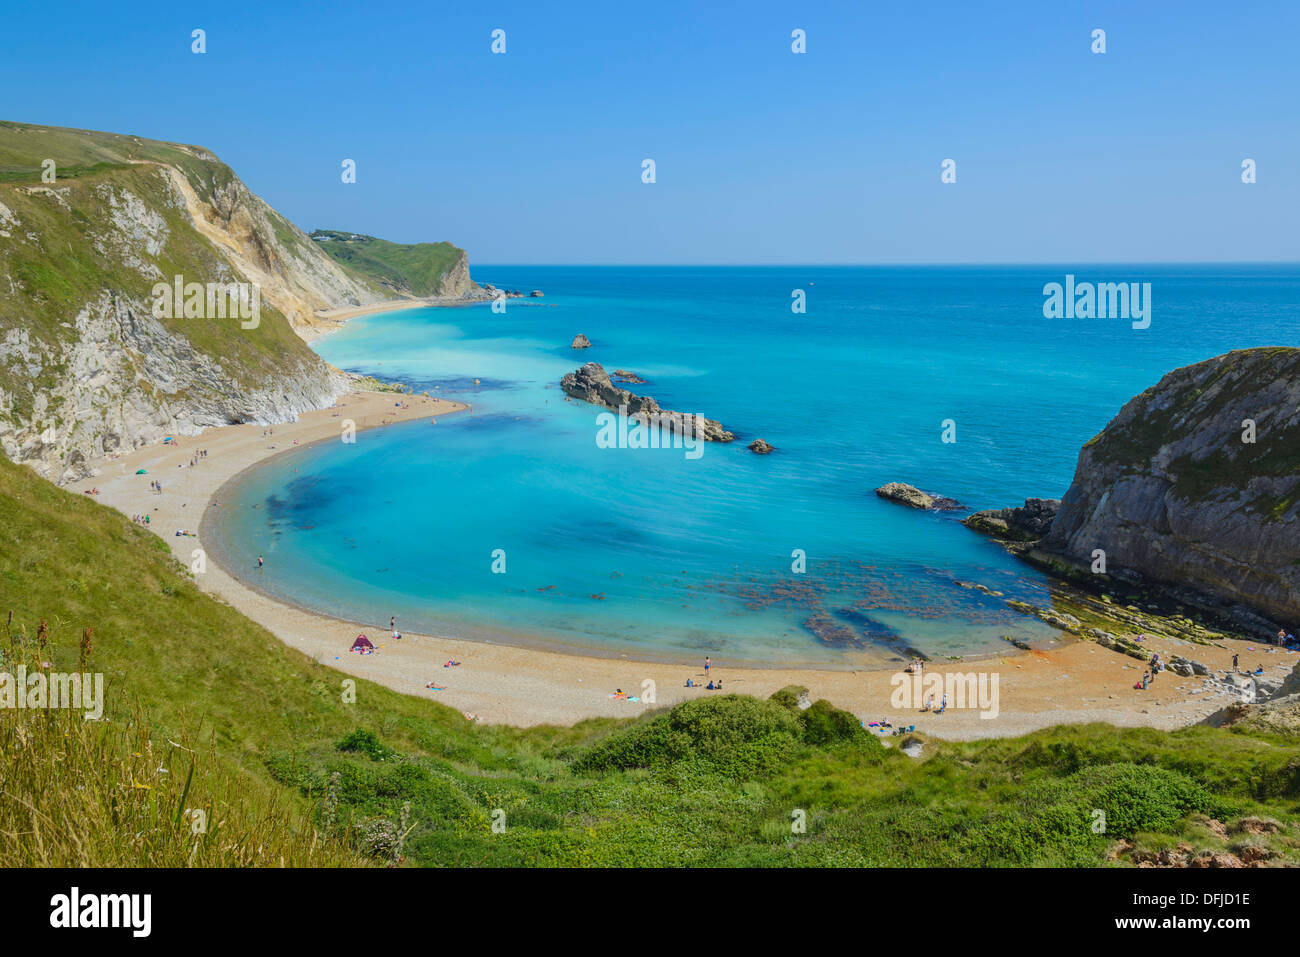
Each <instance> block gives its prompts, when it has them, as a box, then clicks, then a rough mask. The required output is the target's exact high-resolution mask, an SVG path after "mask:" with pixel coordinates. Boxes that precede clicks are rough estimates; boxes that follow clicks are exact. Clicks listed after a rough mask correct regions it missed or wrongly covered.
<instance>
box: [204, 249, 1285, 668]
mask: <svg viewBox="0 0 1300 957" xmlns="http://www.w3.org/2000/svg"><path fill="white" fill-rule="evenodd" d="M1067 271H1069V272H1072V273H1074V274H1075V275H1076V276H1077V277H1078V279H1079V281H1084V280H1089V281H1094V282H1103V281H1107V282H1108V281H1135V282H1150V283H1151V284H1152V300H1153V319H1152V323H1151V327H1150V328H1149V329H1145V330H1135V329H1133V328H1131V325H1130V323H1129V322H1126V321H1123V320H1115V319H1109V320H1103V319H1073V320H1048V319H1045V318H1043V313H1042V305H1043V299H1044V297H1043V293H1042V289H1043V285H1044V283H1048V282H1062V281H1063V278H1064V274H1065V273H1066V272H1067ZM475 278H476V279H477V280H478V281H480V282H493V283H495V284H496V285H498V286H505V287H509V288H521V289H524V290H529V289H533V288H540V289H543V290H545V292H546V297H545V298H544V299H540V300H510V302H509V305H508V307H507V310H506V313H505V315H498V314H494V313H492V312H491V311H490V309H489V308H488V307H487V306H486V305H479V306H472V307H465V308H458V309H422V310H408V311H403V312H396V313H387V314H380V315H375V316H370V317H366V318H362V319H357V320H353V321H352V322H350V323H348V324H347V326H346V327H345V328H344V329H343V330H342V331H341V332H339V333H336V334H335V335H333V336H330V337H328V338H326V339H324V340H322V341H321V342H319V343H318V348H319V351H320V353H321V355H322V356H324V357H325V358H326V359H328V360H329V361H330V362H333V363H334V364H335V365H338V366H340V367H341V368H345V369H350V370H354V371H360V372H367V373H372V374H375V375H378V376H381V377H383V378H390V379H399V380H401V381H404V382H408V383H410V384H411V385H413V386H414V387H415V388H416V389H417V390H418V391H424V390H426V389H427V390H429V391H430V392H431V393H432V394H436V395H442V396H448V397H452V398H459V399H463V400H465V401H468V402H471V403H472V404H473V407H474V411H473V413H472V414H464V413H463V414H460V415H457V416H451V417H448V418H445V419H443V420H441V421H440V422H439V424H438V425H436V426H433V425H430V423H429V422H428V420H427V419H426V420H421V421H417V422H413V423H408V424H404V425H400V426H394V427H391V428H388V429H381V430H375V431H368V432H362V433H359V434H358V436H357V441H356V443H355V444H352V445H348V444H344V443H342V442H330V443H325V444H322V445H319V446H314V447H311V448H308V449H302V450H296V451H294V452H292V453H289V454H286V455H284V456H281V457H280V458H278V459H275V460H273V461H272V462H270V463H268V464H267V465H265V466H263V467H261V468H259V469H258V470H256V471H255V472H253V473H252V474H250V475H249V476H248V477H247V478H246V479H245V480H244V481H243V482H242V483H241V484H240V486H239V488H238V489H237V490H235V491H234V493H233V494H231V493H230V492H228V493H227V495H226V501H225V503H224V504H225V507H223V508H221V509H220V510H219V511H220V513H221V514H220V516H219V520H218V521H217V524H216V526H215V529H214V532H215V534H216V536H217V542H216V547H217V550H218V551H219V552H220V553H223V554H224V555H225V556H226V557H227V559H228V560H229V561H231V562H233V563H235V565H236V566H238V567H240V568H250V567H251V566H252V565H255V563H256V556H257V555H258V554H259V553H261V554H264V555H265V556H266V559H267V568H266V569H265V571H264V572H262V573H261V574H260V575H258V581H257V583H258V584H259V585H260V587H262V588H264V589H265V590H267V591H269V592H271V593H272V594H276V595H278V596H280V597H284V598H288V599H290V600H292V601H295V602H298V603H300V604H303V605H307V606H309V607H312V608H316V609H320V610H323V611H327V612H330V613H333V614H336V615H339V616H340V617H344V618H347V619H350V620H360V621H373V622H376V623H384V624H386V623H387V621H388V617H389V616H390V615H393V614H395V615H397V617H398V619H399V624H400V625H401V626H402V627H403V628H405V629H407V630H411V631H424V632H435V633H441V634H451V635H461V636H466V637H472V638H479V639H487V640H522V639H525V638H527V639H528V640H534V641H541V642H544V643H547V644H552V645H555V646H566V647H580V648H584V649H588V650H597V651H602V652H607V653H611V654H618V653H628V654H636V655H643V656H672V657H679V656H682V655H686V656H692V657H694V656H702V655H704V654H711V655H712V656H713V657H714V658H715V659H724V660H729V661H749V662H763V663H774V664H775V663H812V662H818V663H823V664H832V665H834V664H849V663H853V662H856V661H859V660H861V658H862V657H863V656H864V655H877V656H878V655H880V654H896V653H898V651H899V650H900V649H903V648H905V647H907V646H912V647H916V648H920V649H921V650H923V651H925V652H926V653H928V654H931V655H937V654H962V653H980V652H989V651H997V650H1000V649H1001V648H1005V643H1004V642H1002V640H1001V638H1000V636H1001V635H1004V634H1016V635H1019V636H1022V637H1027V638H1035V637H1043V636H1044V634H1045V630H1044V629H1042V628H1041V627H1040V626H1038V625H1037V623H1035V622H1032V621H1029V620H1027V619H1025V618H1023V617H1022V616H1020V615H1017V614H1015V613H1013V612H1010V611H1008V610H1006V608H1005V606H1004V605H1003V603H1002V601H1001V600H999V599H996V598H991V597H989V596H985V595H982V594H980V593H978V592H975V591H972V590H969V589H965V588H961V587H959V586H957V585H956V584H954V581H953V580H954V579H961V580H967V581H977V582H981V583H983V584H985V585H987V586H989V587H991V588H994V589H997V590H1000V591H1003V592H1005V593H1006V596H1007V597H1012V596H1017V597H1022V598H1025V599H1026V600H1030V601H1042V600H1044V596H1045V588H1044V582H1043V579H1042V578H1041V577H1040V576H1038V575H1037V574H1036V573H1033V572H1031V571H1029V570H1027V569H1026V568H1024V567H1023V566H1021V565H1020V564H1018V563H1017V562H1015V561H1013V560H1012V559H1011V558H1009V557H1008V556H1007V555H1006V554H1005V553H1004V552H1003V551H1002V550H1001V549H1000V548H998V547H997V546H995V545H993V544H991V543H989V542H987V541H985V540H983V539H982V538H980V537H979V536H977V535H974V534H973V533H971V532H968V531H967V530H966V529H964V528H963V527H962V526H961V525H960V524H959V521H958V520H959V519H960V517H961V515H962V514H965V513H957V514H927V513H918V512H914V511H912V510H909V509H904V508H900V507H898V506H894V505H890V504H888V503H885V502H883V501H880V500H878V499H877V498H876V496H875V495H874V494H873V492H872V490H873V489H874V488H875V487H877V486H879V485H881V484H883V483H885V482H888V481H904V482H910V483H912V484H915V485H918V486H920V487H921V488H924V489H926V490H930V491H935V492H941V493H942V494H945V495H949V496H952V497H954V498H957V499H959V500H960V501H961V502H963V503H964V504H966V505H968V506H970V507H972V508H988V507H995V506H1002V505H1010V504H1018V503H1019V502H1021V501H1022V500H1023V499H1024V498H1025V497H1027V496H1044V497H1059V496H1060V495H1061V494H1062V493H1063V492H1064V491H1065V489H1066V488H1067V487H1068V485H1069V481H1070V477H1071V475H1072V473H1073V469H1074V463H1075V459H1076V457H1077V454H1078V449H1079V447H1080V446H1081V445H1082V444H1083V443H1084V442H1086V441H1087V440H1088V439H1089V438H1090V437H1091V436H1093V435H1094V434H1095V433H1096V432H1097V431H1099V430H1100V429H1101V428H1102V427H1103V426H1104V425H1105V424H1106V422H1107V421H1108V420H1109V419H1110V418H1111V416H1113V415H1114V414H1115V413H1116V412H1117V411H1118V410H1119V408H1120V406H1121V405H1122V404H1123V403H1124V402H1125V401H1126V400H1127V399H1128V398H1130V397H1131V396H1133V395H1135V394H1136V393H1138V392H1140V391H1142V390H1143V389H1145V388H1147V387H1148V386H1150V385H1153V384H1154V383H1155V382H1156V381H1157V380H1158V379H1159V378H1160V376H1161V375H1163V374H1164V373H1165V372H1167V371H1169V370H1171V369H1173V368H1175V367H1177V366H1180V365H1185V364H1187V363H1189V362H1194V361H1197V360H1200V359H1205V358H1209V357H1211V356H1214V355H1218V354H1220V353H1222V352H1225V351H1228V350H1229V349H1234V348H1243V347H1247V346H1255V345H1297V344H1300V342H1297V340H1298V339H1300V332H1298V330H1300V325H1298V324H1297V318H1298V317H1300V269H1297V268H1295V267H1289V266H1287V267H1282V266H1278V267H1274V266H1216V267H1194V266H1178V267H1171V266H1132V265H1126V266H1089V267H1086V268H1080V267H1073V268H1071V269H1069V270H1067V269H1065V268H1064V267H1062V268H1053V267H1007V268H987V267H980V268H948V267H943V268H941V267H912V268H884V267H880V268H876V267H861V268H854V267H839V268H828V267H780V268H775V267H773V268H763V267H753V268H731V267H717V268H686V267H680V268H679V267H663V268H648V267H636V268H634V267H510V266H504V267H477V268H476V269H475ZM796 288H802V289H805V290H806V291H807V295H808V311H807V313H806V314H804V315H796V314H793V313H792V312H791V309H790V303H791V292H792V290H794V289H796ZM580 332H581V333H585V334H586V335H587V336H589V337H590V339H591V341H592V343H593V348H591V349H588V350H582V351H576V352H575V351H573V350H571V349H570V348H569V342H570V341H571V340H572V338H573V336H574V335H575V334H577V333H580ZM586 361H596V362H600V363H602V364H603V365H604V366H605V367H606V368H607V369H609V370H613V369H614V368H620V367H621V368H626V369H630V370H632V371H634V372H636V373H638V374H639V375H641V376H642V377H643V378H645V379H647V380H649V384H647V385H638V386H633V387H631V388H633V390H634V391H638V392H643V393H648V394H650V395H653V396H655V397H656V398H657V399H659V401H660V403H661V404H662V405H663V406H664V407H666V408H673V409H678V410H682V411H687V412H699V413H702V414H704V415H707V416H709V417H710V418H716V419H719V420H721V421H722V422H723V424H724V425H726V426H727V427H728V428H730V429H731V430H733V431H734V432H736V433H737V435H738V437H739V439H738V441H737V442H735V443H733V444H731V445H726V446H724V445H716V444H708V445H705V446H704V452H703V454H702V456H701V457H699V458H698V459H695V460H692V459H690V458H688V457H687V456H686V454H685V453H684V450H681V449H677V450H671V449H658V450H646V449H602V448H598V447H597V443H596V435H597V431H598V426H597V420H596V417H597V415H598V413H599V412H600V411H601V410H600V409H597V408H595V407H592V406H588V405H585V404H581V403H577V402H566V401H565V397H564V395H563V393H562V392H560V390H559V386H558V381H559V379H560V377H561V376H562V375H563V374H564V373H565V372H567V371H570V370H572V369H574V368H576V367H577V366H578V365H580V364H581V363H582V362H586ZM475 378H477V379H478V380H479V384H478V385H477V386H476V385H474V379H475ZM945 419H952V420H954V421H955V423H956V437H957V441H956V442H955V443H951V444H945V443H943V442H942V441H941V431H942V425H941V424H942V422H943V420H945ZM755 437H762V438H765V439H767V440H768V441H769V442H771V443H772V444H773V445H775V446H776V447H777V450H778V451H777V452H775V453H774V454H772V455H770V456H766V457H763V456H757V455H754V454H753V453H751V452H749V451H748V450H747V449H746V448H745V445H747V444H748V442H749V441H751V440H752V439H753V438H755ZM214 514H215V513H214ZM496 549H502V550H504V552H505V567H506V571H505V573H504V574H495V573H493V571H492V567H493V557H492V556H493V552H494V550H496ZM795 549H801V550H803V551H804V552H805V553H806V555H807V566H806V567H807V570H806V572H805V573H803V574H796V573H794V572H792V570H791V566H792V562H793V561H794V559H793V558H792V552H793V551H794V550H795ZM819 622H820V623H821V624H818V623H819ZM828 623H829V624H830V625H831V627H830V629H829V630H828V629H827V628H826V627H825V625H826V624H828ZM815 631H820V632H821V633H822V635H823V636H825V635H827V634H828V633H830V634H832V635H833V636H834V637H835V638H836V639H837V640H835V641H830V642H828V641H826V640H823V638H819V637H818V636H817V635H816V634H814V632H815Z"/></svg>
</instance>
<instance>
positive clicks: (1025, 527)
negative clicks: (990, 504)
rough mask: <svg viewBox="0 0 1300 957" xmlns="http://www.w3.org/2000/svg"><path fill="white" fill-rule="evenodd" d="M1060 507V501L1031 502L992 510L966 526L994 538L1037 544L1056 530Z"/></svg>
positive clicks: (967, 521) (972, 517) (966, 520)
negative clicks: (1050, 530) (1054, 524)
mask: <svg viewBox="0 0 1300 957" xmlns="http://www.w3.org/2000/svg"><path fill="white" fill-rule="evenodd" d="M1060 505H1061V500H1060V499H1057V498H1027V499H1025V504H1024V505H1021V506H1019V507H1017V508H990V509H985V510H984V511H982V512H976V513H975V514H974V515H968V516H966V518H964V519H962V524H963V525H965V526H966V527H967V528H969V529H973V530H974V531H977V532H982V533H983V534H985V535H989V536H992V537H993V538H1001V539H1006V540H1008V541H1016V542H1036V541H1038V540H1039V539H1041V538H1042V537H1043V536H1044V535H1046V534H1047V532H1048V530H1049V529H1050V528H1051V527H1052V520H1053V519H1055V518H1056V512H1057V509H1058V508H1059V507H1060Z"/></svg>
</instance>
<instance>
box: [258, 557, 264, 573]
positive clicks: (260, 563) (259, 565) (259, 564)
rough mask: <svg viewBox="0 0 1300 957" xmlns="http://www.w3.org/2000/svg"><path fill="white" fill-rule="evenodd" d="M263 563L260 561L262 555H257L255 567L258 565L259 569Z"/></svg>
mask: <svg viewBox="0 0 1300 957" xmlns="http://www.w3.org/2000/svg"><path fill="white" fill-rule="evenodd" d="M263 564H264V563H263V561H262V556H261V555H258V556H257V567H258V569H259V570H260V569H261V568H262V565H263Z"/></svg>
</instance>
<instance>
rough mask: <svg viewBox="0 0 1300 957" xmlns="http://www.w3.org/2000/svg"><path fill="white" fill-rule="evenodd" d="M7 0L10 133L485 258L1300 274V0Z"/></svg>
mask: <svg viewBox="0 0 1300 957" xmlns="http://www.w3.org/2000/svg"><path fill="white" fill-rule="evenodd" d="M0 2H3V3H4V4H5V9H4V10H3V13H0V22H2V23H3V28H2V29H0V118H3V119H8V120H18V121H23V122H29V123H39V124H46V125H54V126H71V127H80V128H88V129H97V130H108V131H112V132H119V133H132V134H136V135H139V136H144V137H149V138H154V139H162V140H170V141H176V142H184V143H195V144H199V145H202V146H205V147H207V148H209V149H211V150H212V151H213V152H215V153H216V154H217V155H218V156H220V157H221V159H222V160H224V161H225V162H227V163H229V164H230V165H231V166H232V167H233V168H234V170H235V171H236V173H237V174H238V175H239V176H240V177H241V178H242V179H243V180H244V182H245V183H247V184H248V186H249V187H250V188H251V189H253V190H254V191H255V192H256V193H258V194H259V195H260V196H262V197H263V198H264V199H265V200H267V201H268V202H269V203H270V204H271V205H272V206H274V207H275V208H276V209H278V210H279V211H280V212H282V213H284V214H285V215H286V216H288V217H289V218H290V219H291V220H293V221H294V222H295V223H296V224H297V225H299V226H300V227H302V228H304V229H306V230H311V229H315V228H334V229H346V230H352V231H356V232H362V233H369V234H371V235H376V236H381V237H383V238H386V239H391V240H394V241H397V242H422V241H440V240H448V241H451V242H453V243H455V244H456V245H458V246H462V247H464V248H465V249H467V250H468V251H469V255H470V261H471V264H473V263H476V262H477V263H537V264H545V263H572V264H598V263H646V264H660V263H663V264H667V263H673V264H697V263H698V264H737V263H753V264H769V263H773V264H775V263H792V264H794V263H798V264H804V263H808V264H812V263H824V264H834V263H1033V262H1050V263H1067V264H1069V263H1089V262H1178V261H1182V262H1210V261H1270V262H1274V261H1292V262H1293V261H1297V260H1300V229H1298V228H1297V212H1300V123H1298V122H1297V120H1300V108H1298V103H1297V94H1298V93H1300V2H1295V0H1276V2H1251V0H1241V2H1233V3H1226V2H1222V0H1214V2H1204V0H1181V2H1175V0H1168V2H1149V0H1121V2H1093V3H1082V2H1078V3H1076V2H1068V0H1032V2H1030V0H1024V2H1003V3H997V2H976V0H968V2H965V3H957V2H947V0H941V2H912V0H904V2H893V3H883V2H876V0H855V2H846V3H811V2H799V3H794V2H790V3H768V2H743V3H729V2H709V3H704V2H695V3H689V2H682V3H674V2H662V0H655V2H653V3H640V4H634V3H608V2H604V3H579V2H563V0H556V2H551V3H545V4H542V3H537V2H535V0H533V2H525V3H517V4H515V3H472V4H448V3H439V2H429V0H421V2H418V3H417V2H413V3H392V2H369V3H348V4H342V3H340V4H330V3H288V2H285V3H274V2H272V3H245V2H242V0H226V2H220V3H191V4H184V5H181V4H175V3H158V4H153V3H135V4H132V3H125V2H124V3H113V4H103V3H95V4H89V3H87V4H84V5H79V4H77V3H70V4H63V5H60V6H58V7H57V8H56V9H55V10H52V9H51V8H49V7H47V6H43V5H40V4H26V5H22V6H19V5H17V4H16V2H15V0H0ZM195 29H202V30H204V31H205V33H206V52H205V53H202V54H196V53H194V52H192V44H193V40H192V31H194V30H195ZM796 29H800V30H803V31H805V35H806V51H807V52H805V53H802V54H798V53H794V52H793V51H792V49H791V45H792V42H793V41H792V38H791V34H792V31H794V30H796ZM1097 29H1102V30H1104V31H1105V40H1106V52H1105V53H1100V54H1099V53H1094V52H1092V46H1093V43H1094V41H1093V36H1092V33H1093V31H1094V30H1097ZM494 30H504V31H505V45H506V46H505V52H504V53H501V54H497V53H493V52H492V42H493V41H492V33H493V31H494ZM345 159H352V160H354V161H355V163H356V182H355V183H344V182H342V176H341V172H342V168H341V165H342V163H343V161H344V160H345ZM645 159H653V160H654V162H655V179H656V181H655V182H654V183H645V182H643V181H642V164H643V161H644V160H645ZM949 159H951V160H953V161H954V163H955V172H956V182H953V183H944V182H942V181H941V172H942V164H943V162H944V161H945V160H949ZM1246 159H1253V160H1254V161H1255V164H1256V180H1257V181H1256V182H1254V183H1251V184H1246V183H1243V182H1242V163H1243V161H1244V160H1246Z"/></svg>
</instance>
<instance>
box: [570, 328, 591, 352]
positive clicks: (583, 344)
mask: <svg viewBox="0 0 1300 957" xmlns="http://www.w3.org/2000/svg"><path fill="white" fill-rule="evenodd" d="M569 348H570V349H590V348H591V340H590V339H588V338H587V337H586V336H584V335H583V334H582V333H581V332H580V333H578V334H577V335H576V336H574V337H573V341H572V342H570V343H569Z"/></svg>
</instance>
